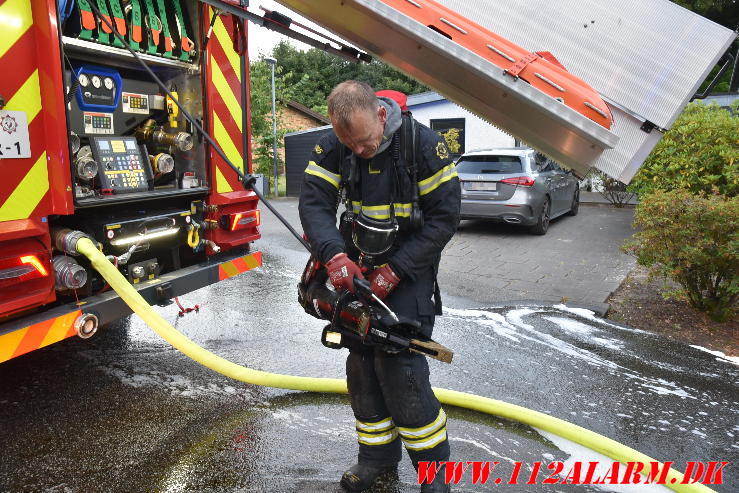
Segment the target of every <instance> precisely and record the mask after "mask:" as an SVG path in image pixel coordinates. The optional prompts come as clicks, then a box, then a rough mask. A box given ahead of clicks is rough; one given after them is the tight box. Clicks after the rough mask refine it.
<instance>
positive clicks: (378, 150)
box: [299, 81, 460, 492]
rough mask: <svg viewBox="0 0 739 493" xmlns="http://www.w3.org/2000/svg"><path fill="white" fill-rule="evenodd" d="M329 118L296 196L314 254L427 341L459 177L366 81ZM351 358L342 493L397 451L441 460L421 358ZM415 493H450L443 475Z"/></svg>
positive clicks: (445, 454) (437, 423)
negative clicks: (352, 449)
mask: <svg viewBox="0 0 739 493" xmlns="http://www.w3.org/2000/svg"><path fill="white" fill-rule="evenodd" d="M328 112H329V117H330V119H331V123H332V126H333V132H329V133H327V134H326V135H324V136H323V137H322V138H321V139H320V140H319V141H318V143H317V144H316V146H315V147H314V149H313V151H312V154H311V158H310V161H309V163H308V166H307V168H306V170H305V176H304V180H303V185H302V191H301V196H300V205H299V212H300V220H301V223H302V225H303V230H304V231H305V233H306V234H307V236H308V239H309V242H310V244H311V249H312V251H313V253H314V255H316V256H317V257H318V258H319V259H320V260H321V261H322V262H323V263H324V265H325V266H326V270H327V271H328V274H329V278H330V281H331V283H332V284H333V286H334V287H335V288H336V289H337V290H342V289H347V290H349V291H352V292H353V291H354V286H353V279H354V277H357V278H365V276H366V279H367V280H368V281H369V282H370V284H371V288H372V291H373V292H374V293H375V294H376V295H377V296H378V297H379V298H381V299H383V300H384V301H385V302H386V304H387V305H388V306H389V307H390V308H391V309H392V310H394V311H395V312H396V313H397V314H399V315H403V316H406V317H408V318H411V319H413V320H416V321H418V322H419V323H420V328H419V329H418V332H417V333H416V334H413V335H414V336H415V337H425V338H430V337H431V332H432V330H433V325H434V316H435V315H436V314H441V301H440V298H439V290H438V285H437V284H436V274H437V271H438V266H439V260H440V257H441V251H442V249H443V248H444V246H445V245H446V243H447V242H448V241H449V240H450V239H451V237H452V235H453V234H454V231H455V229H456V227H457V224H458V222H459V208H460V185H459V178H458V177H457V173H456V171H455V167H454V164H453V162H452V160H451V157H450V155H449V150H448V148H447V146H446V143H445V141H444V139H443V138H441V137H440V136H439V135H438V134H436V133H435V132H433V131H432V130H430V129H429V128H427V127H425V126H423V125H421V124H420V123H418V122H416V121H414V120H412V118H411V117H410V116H409V115H408V114H405V113H402V112H401V109H400V107H399V106H398V104H397V103H396V102H395V101H393V100H391V99H387V98H378V97H376V95H375V93H374V92H373V91H372V88H371V87H370V86H368V85H367V84H365V83H362V82H357V81H345V82H342V83H341V84H339V85H338V86H336V87H335V88H334V89H333V91H332V92H331V94H330V95H329V97H328ZM342 200H343V201H344V205H345V209H346V210H345V212H344V213H343V214H342V216H341V219H340V221H339V227H338V228H337V226H336V216H337V210H338V205H339V203H340V201H342ZM409 335H410V334H409ZM348 348H349V355H348V357H347V361H346V374H347V385H348V388H349V394H350V397H351V405H352V410H353V412H354V416H355V418H356V430H357V436H358V442H359V453H358V462H357V464H355V465H353V466H352V467H351V468H349V470H347V471H346V472H345V473H344V474H343V476H342V478H341V485H342V486H343V487H344V488H345V489H347V490H350V491H361V490H364V489H367V488H369V487H370V486H371V485H372V483H373V482H374V480H375V479H376V478H377V477H378V476H380V475H382V474H384V473H386V472H392V471H397V464H398V462H399V461H400V459H401V452H402V449H401V443H402V444H404V445H405V448H406V450H407V451H408V455H409V456H410V459H411V461H412V462H413V465H414V467H415V468H416V469H418V462H419V461H446V460H448V459H449V441H448V439H447V431H446V414H445V413H444V410H443V409H442V408H441V405H440V403H439V401H438V400H437V399H436V397H435V396H434V394H433V392H432V390H431V384H430V383H429V367H428V363H427V361H426V358H425V357H424V356H422V355H419V354H416V353H411V352H409V351H402V352H397V351H391V350H388V349H387V348H380V347H372V346H367V345H363V344H358V343H352V344H349V346H348ZM421 491H422V492H443V491H449V486H448V485H447V484H446V483H445V482H444V471H443V469H442V470H441V471H440V474H438V475H437V479H436V480H435V481H434V483H432V484H423V485H422V487H421Z"/></svg>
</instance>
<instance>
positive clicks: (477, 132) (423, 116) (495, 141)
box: [409, 99, 514, 152]
mask: <svg viewBox="0 0 739 493" xmlns="http://www.w3.org/2000/svg"><path fill="white" fill-rule="evenodd" d="M409 109H410V110H411V112H412V113H413V116H414V118H415V119H416V120H418V121H419V122H421V123H423V124H424V125H427V126H431V125H430V120H435V119H441V118H464V119H465V129H464V133H465V138H464V149H465V152H467V151H472V150H475V149H485V148H491V147H513V146H514V139H513V137H511V136H510V135H508V134H507V133H505V132H503V131H502V130H500V129H498V128H497V127H494V126H493V125H491V124H489V123H488V122H486V121H485V120H483V119H482V118H480V117H479V116H477V115H475V114H473V113H470V112H469V111H467V110H466V109H464V108H462V107H461V106H459V105H457V104H456V103H453V102H451V101H448V100H445V99H442V100H440V101H433V102H430V103H422V104H418V105H412V106H409Z"/></svg>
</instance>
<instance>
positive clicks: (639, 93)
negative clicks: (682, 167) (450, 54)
mask: <svg viewBox="0 0 739 493" xmlns="http://www.w3.org/2000/svg"><path fill="white" fill-rule="evenodd" d="M437 1H438V2H439V3H441V4H442V5H444V6H446V7H448V8H450V9H452V10H455V11H457V12H459V13H460V14H462V15H464V16H467V17H469V18H470V19H474V20H475V22H477V23H478V24H480V25H482V26H483V27H486V28H488V29H490V30H491V31H494V32H496V33H498V34H500V35H502V36H503V37H505V38H508V39H510V40H511V41H513V42H514V43H517V44H520V45H521V46H523V47H524V48H526V49H528V50H529V51H539V50H547V51H551V52H552V53H553V54H554V56H556V57H557V59H558V60H559V61H560V62H562V64H563V65H564V66H565V67H567V70H568V71H570V72H572V73H573V74H575V75H577V76H578V77H580V78H582V79H583V80H585V81H586V82H587V83H588V84H590V85H591V86H593V87H594V88H595V89H596V90H598V92H600V93H601V94H602V95H604V96H605V97H607V98H608V99H610V100H612V101H615V102H616V103H618V104H619V105H621V106H623V107H625V108H627V109H628V110H629V111H632V112H634V113H636V114H637V115H639V116H641V117H643V118H645V119H647V120H649V121H651V122H653V123H655V124H656V125H657V126H659V127H661V128H669V127H670V126H671V125H672V122H674V121H675V118H677V116H678V115H679V114H680V112H681V111H682V108H683V107H684V106H685V105H686V104H687V102H688V100H689V99H690V97H692V96H693V94H695V91H696V90H697V89H698V87H699V86H700V84H701V83H702V82H703V80H704V79H705V78H706V76H707V75H708V72H709V71H710V70H711V68H712V67H713V66H714V65H715V64H716V62H717V61H718V59H719V58H720V57H721V55H722V54H723V53H724V52H725V51H726V49H727V48H728V47H729V46H730V45H731V42H732V40H733V39H734V38H735V36H736V35H735V34H734V33H733V32H732V31H731V30H730V29H727V28H725V27H723V26H720V25H718V24H716V23H714V22H712V21H710V20H708V19H706V18H704V17H701V16H699V15H698V14H695V13H693V12H691V11H689V10H687V9H684V8H683V7H680V6H679V5H676V4H675V3H673V2H670V1H669V0H649V1H646V2H645V1H644V0H619V1H617V2H613V1H607V0H507V1H505V2H495V4H494V7H493V6H491V7H492V8H484V9H483V8H480V6H481V3H482V2H479V1H475V2H470V1H469V0H437Z"/></svg>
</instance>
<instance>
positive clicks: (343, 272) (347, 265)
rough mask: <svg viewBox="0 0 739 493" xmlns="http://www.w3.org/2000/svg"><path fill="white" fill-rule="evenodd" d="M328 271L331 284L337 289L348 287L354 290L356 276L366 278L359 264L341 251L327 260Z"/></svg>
mask: <svg viewBox="0 0 739 493" xmlns="http://www.w3.org/2000/svg"><path fill="white" fill-rule="evenodd" d="M326 271H327V272H328V278H329V279H330V280H331V284H333V285H334V287H335V288H336V289H348V290H349V291H350V292H352V293H353V292H354V278H355V277H358V278H360V279H364V276H363V275H362V271H361V270H360V269H359V266H358V265H357V264H355V263H354V262H352V260H351V259H350V258H349V257H347V255H346V253H339V254H337V255H334V257H333V258H332V259H331V260H329V261H328V262H326Z"/></svg>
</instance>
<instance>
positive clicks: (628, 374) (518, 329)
mask: <svg viewBox="0 0 739 493" xmlns="http://www.w3.org/2000/svg"><path fill="white" fill-rule="evenodd" d="M555 308H556V309H558V310H563V311H565V312H569V313H574V314H576V315H579V316H584V317H585V318H587V319H590V320H593V321H594V322H597V323H598V324H605V325H609V326H610V325H612V324H608V323H606V322H604V321H603V320H602V319H600V318H597V317H596V316H595V315H594V314H593V312H592V311H590V310H586V309H583V308H569V307H566V306H565V305H556V306H555ZM446 313H447V315H448V316H449V317H450V318H454V319H458V320H468V321H472V322H474V323H476V324H478V326H484V327H489V328H492V330H493V331H494V332H495V333H496V334H497V335H498V336H502V337H505V338H506V339H510V340H512V341H514V342H519V341H520V340H525V341H531V342H535V343H537V344H542V345H545V346H546V347H547V348H549V349H554V350H557V351H559V352H560V353H563V354H567V355H570V356H573V357H575V358H577V359H580V360H584V361H586V362H587V363H589V364H592V365H595V366H601V367H606V368H609V369H611V370H618V371H619V372H621V373H622V375H623V377H624V378H627V379H631V380H635V381H636V383H637V385H640V386H641V387H642V388H644V389H646V390H647V391H649V392H652V393H655V394H657V395H674V396H677V397H680V398H683V399H685V398H690V399H696V397H694V396H693V395H692V394H691V393H690V392H689V391H688V390H686V389H683V388H680V387H678V386H677V385H676V384H675V383H674V382H669V381H667V380H664V379H661V378H653V377H647V376H644V375H641V374H639V373H636V372H634V371H632V370H630V369H629V368H627V367H624V366H622V365H619V364H617V363H615V362H613V361H610V360H608V359H606V358H604V357H602V356H600V355H598V354H595V353H593V352H591V351H588V350H587V349H583V348H579V347H577V346H575V345H573V344H570V343H568V342H566V341H563V340H561V339H559V338H557V337H555V336H553V335H550V334H547V333H545V332H540V331H539V330H537V329H536V328H535V327H534V326H533V325H531V324H529V323H526V322H524V317H526V316H527V315H531V314H535V313H551V311H549V310H548V309H545V308H540V309H537V308H532V307H516V308H513V309H511V310H509V311H507V312H506V313H505V314H503V315H501V314H500V313H497V312H490V311H485V310H475V309H469V310H468V309H454V308H450V309H447V310H446ZM541 317H542V318H544V319H547V320H549V321H550V322H552V323H555V324H557V325H558V326H559V327H561V328H562V329H563V330H565V331H567V332H568V333H571V334H575V335H578V336H586V337H584V338H583V339H584V340H587V341H588V342H600V343H602V345H603V346H605V347H608V348H610V349H619V350H623V349H624V344H623V343H622V342H621V341H619V340H616V339H610V338H596V337H592V334H593V333H595V332H600V331H603V329H602V328H601V327H599V326H590V325H588V324H585V323H582V322H581V321H578V320H570V319H568V318H565V317H557V316H553V315H541ZM614 327H616V326H614ZM618 328H621V327H618ZM637 332H644V331H637ZM478 333H479V334H481V335H483V336H484V337H485V338H488V339H491V340H495V338H494V337H493V336H491V335H490V334H486V333H484V332H481V331H480V332H478ZM644 333H646V332H644ZM634 357H635V358H638V355H634ZM652 363H653V364H654V365H655V366H657V367H661V366H663V363H661V362H656V361H655V362H652ZM671 370H672V371H680V369H679V368H677V367H672V368H671ZM637 392H639V391H638V390H637Z"/></svg>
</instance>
